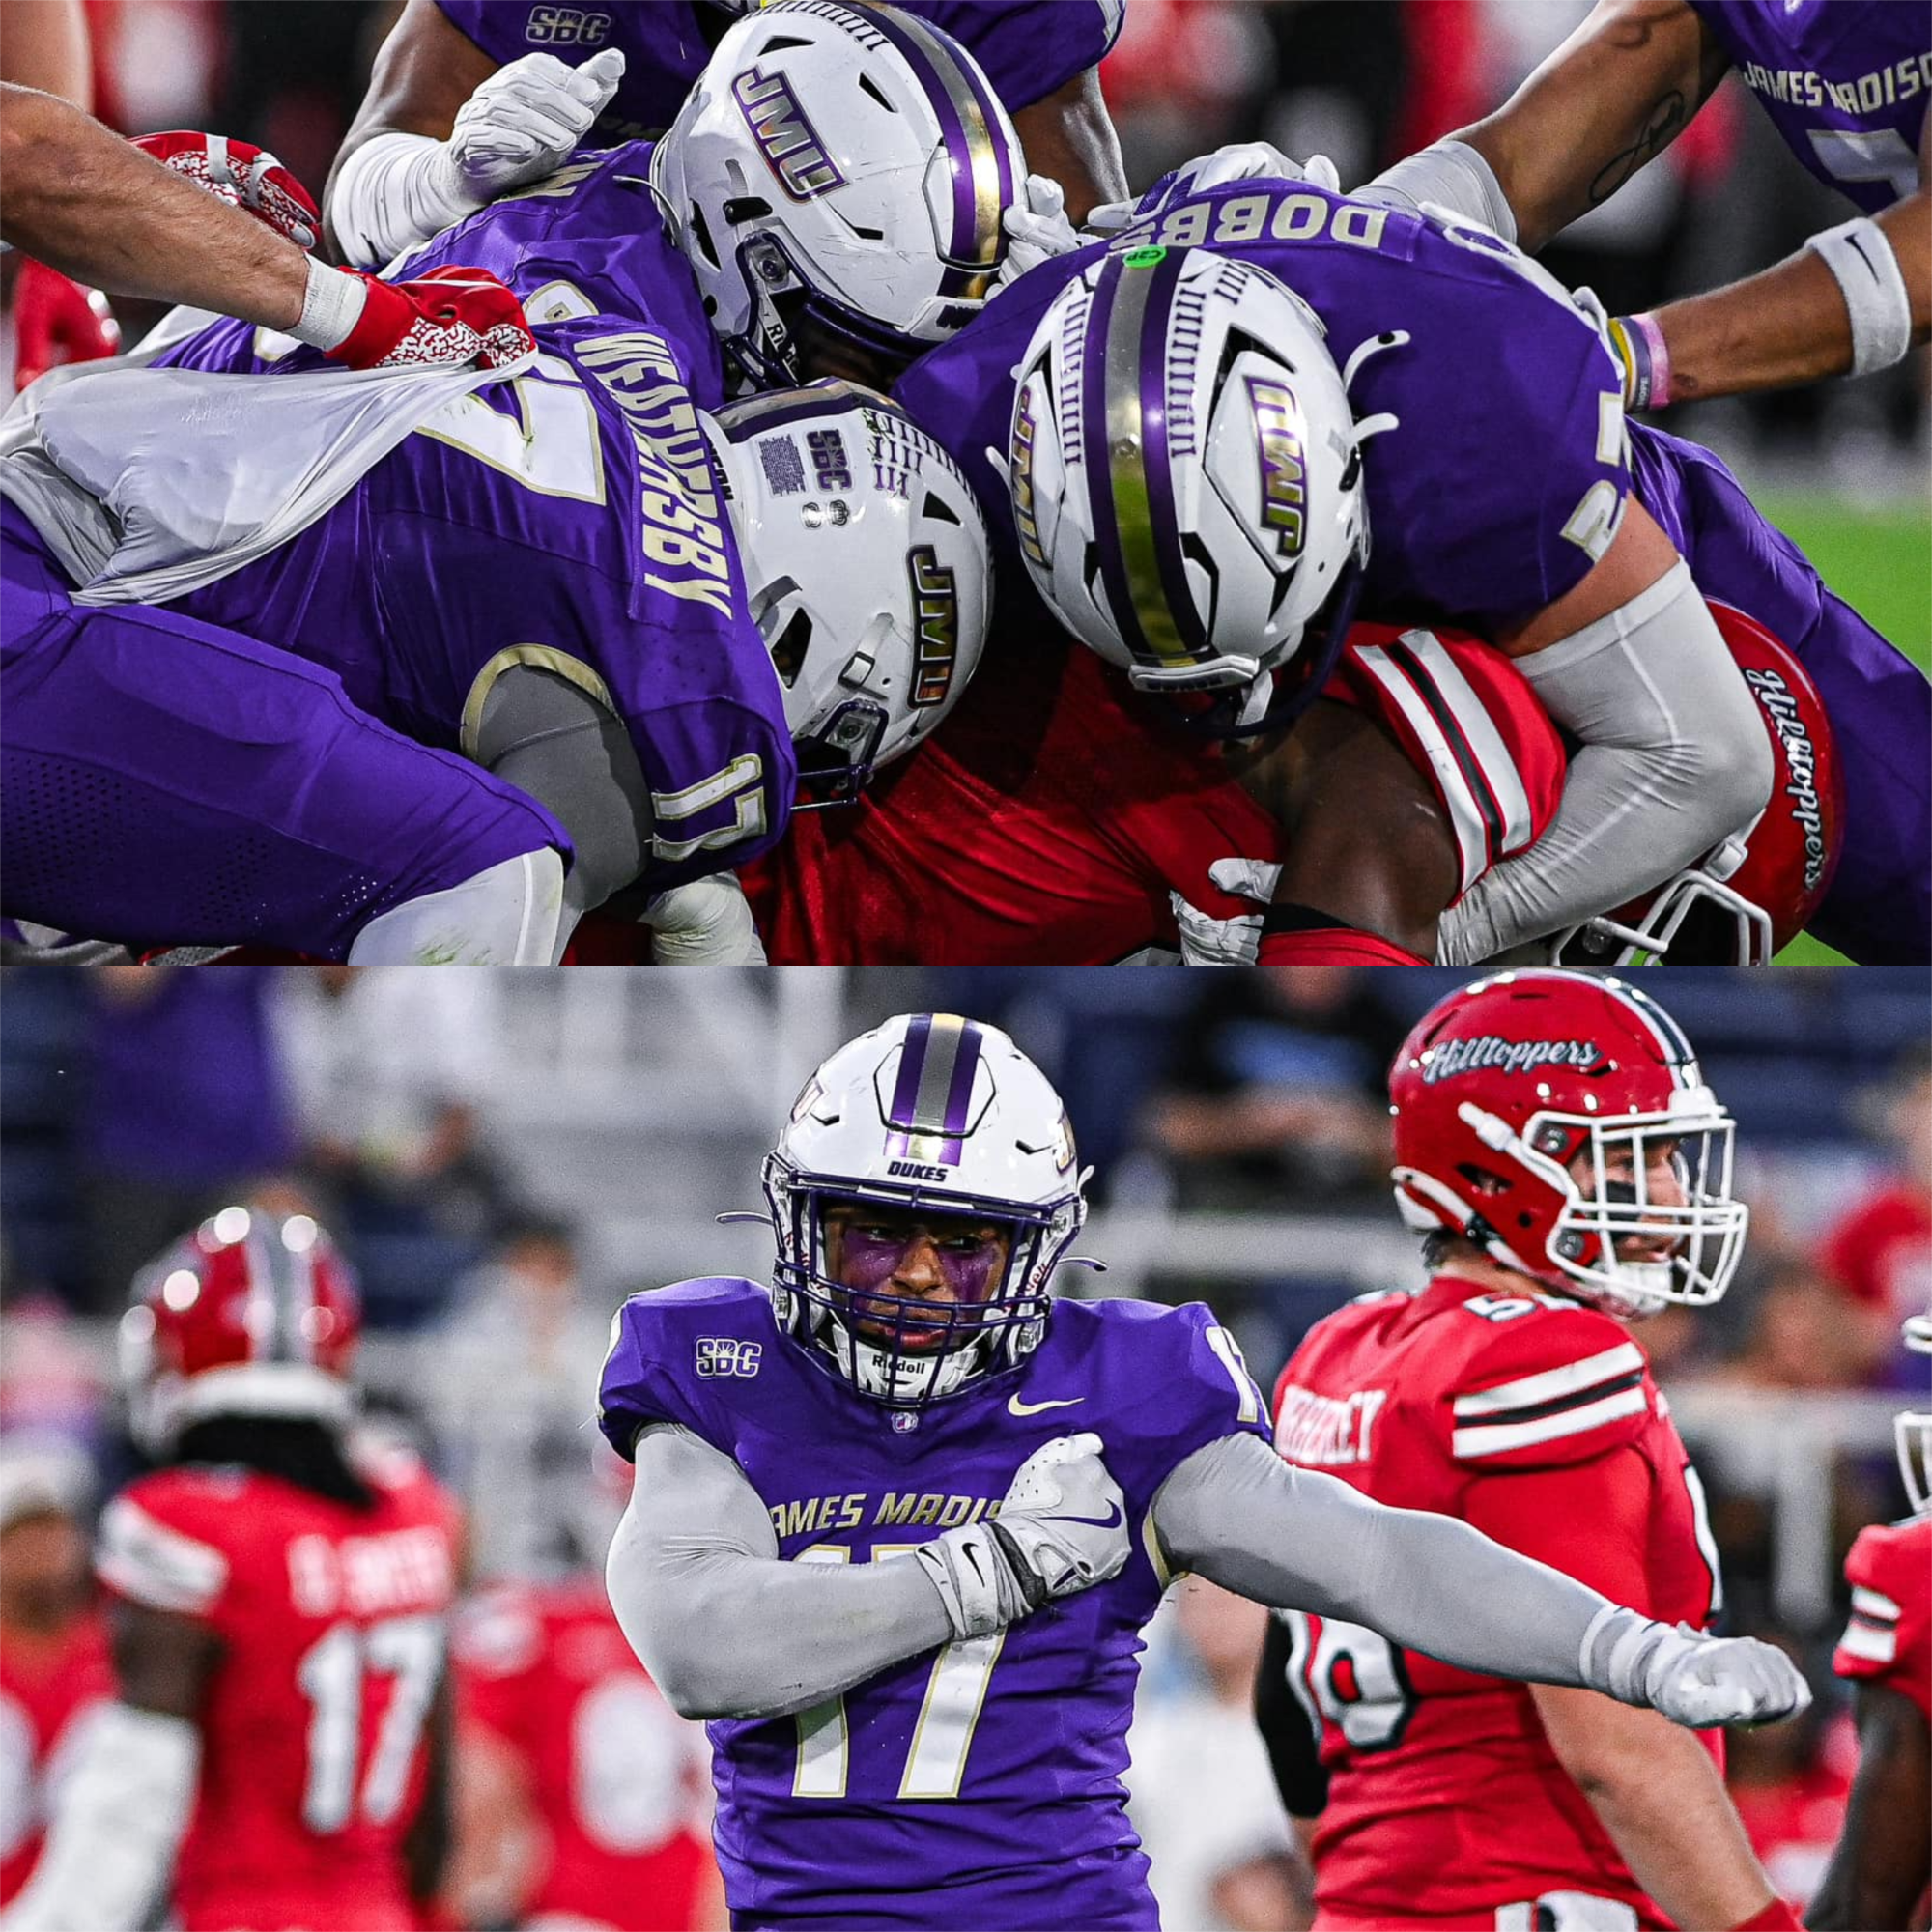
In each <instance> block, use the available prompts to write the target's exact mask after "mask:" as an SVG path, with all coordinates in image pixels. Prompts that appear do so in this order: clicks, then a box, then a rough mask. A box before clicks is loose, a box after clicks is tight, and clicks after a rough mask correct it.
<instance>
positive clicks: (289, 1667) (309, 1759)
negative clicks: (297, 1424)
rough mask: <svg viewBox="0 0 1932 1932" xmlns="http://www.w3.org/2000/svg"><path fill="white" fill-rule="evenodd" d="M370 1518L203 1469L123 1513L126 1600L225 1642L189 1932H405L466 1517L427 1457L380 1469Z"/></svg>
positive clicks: (192, 1847) (116, 1559) (120, 1569)
mask: <svg viewBox="0 0 1932 1932" xmlns="http://www.w3.org/2000/svg"><path fill="white" fill-rule="evenodd" d="M363 1474H364V1475H365V1477H366V1478H367V1479H368V1480H369V1482H370V1484H371V1487H372V1488H373V1490H374V1492H375V1498H376V1500H375V1505H374V1507H373V1508H371V1509H368V1510H357V1509H354V1508H351V1507H350V1506H349V1505H347V1504H345V1503H340V1502H335V1501H332V1500H330V1499H328V1498H327V1497H324V1496H320V1495H317V1494H315V1493H313V1492H310V1491H307V1490H302V1489H298V1488H296V1487H295V1486H293V1485H292V1484H289V1483H285V1482H283V1481H281V1480H280V1479H278V1478H276V1477H271V1476H265V1475H260V1474H257V1473H255V1472H253V1471H251V1470H246V1469H241V1468H216V1467H202V1466H195V1465H184V1466H182V1467H179V1468H173V1469H165V1470H162V1471H160V1472H159V1473H157V1474H156V1475H152V1476H144V1477H142V1478H141V1479H140V1480H139V1481H137V1482H134V1483H131V1484H129V1485H128V1488H127V1489H126V1490H124V1491H123V1492H121V1494H120V1495H119V1496H117V1497H116V1498H115V1500H114V1501H113V1502H112V1503H110V1504H109V1505H108V1507H107V1510H106V1512H105V1514H104V1516H103V1517H102V1519H101V1525H100V1547H99V1555H98V1557H97V1570H98V1572H99V1577H100V1580H101V1582H102V1583H103V1584H105V1585H106V1587H107V1588H108V1589H109V1590H111V1591H114V1592H115V1593H116V1594H118V1595H120V1596H123V1597H125V1598H127V1599H128V1600H129V1601H130V1602H132V1603H136V1604H141V1605H146V1606H147V1607H149V1608H151V1609H156V1610H164V1611H169V1612H172V1613H174V1614H176V1615H179V1616H186V1617H192V1618H194V1619H196V1620H197V1621H199V1622H202V1623H205V1624H207V1625H208V1626H209V1627H210V1628H211V1629H212V1630H213V1633H214V1634H215V1635H216V1636H217V1637H219V1639H220V1640H221V1646H222V1649H221V1656H220V1661H219V1662H218V1663H217V1664H216V1665H215V1667H214V1671H213V1678H212V1681H211V1685H210V1689H209V1692H208V1697H207V1701H206V1704H205V1706H204V1708H203V1711H202V1715H201V1720H200V1724H201V1737H202V1753H201V1779H200V1786H199V1789H198V1791H197V1794H196V1801H195V1808H194V1813H193V1817H192V1819H191V1821H190V1823H189V1825H188V1829H187V1833H186V1835H185V1837H184V1839H183V1841H182V1846H181V1852H180V1856H179V1857H178V1859H177V1860H176V1862H175V1885H174V1909H175V1917H176V1918H177V1919H178V1921H179V1922H180V1924H181V1925H182V1927H183V1928H184V1932H233V1928H235V1927H237V1926H247V1927H249V1928H251V1932H284V1928H302V1932H322V1928H325V1927H326V1928H327V1932H399V1928H410V1927H412V1926H413V1925H414V1924H415V1923H416V1913H415V1908H414V1907H413V1906H412V1904H411V1902H410V1899H409V1895H408V1891H407V1889H406V1887H405V1883H404V1875H403V1860H402V1842H403V1837H404V1834H405V1833H406V1832H407V1831H408V1829H409V1826H410V1823H411V1821H412V1818H413V1817H414V1815H415V1812H416V1809H417V1806H418V1805H419V1804H420V1803H421V1798H422V1791H423V1784H424V1774H425V1762H426V1755H427V1754H426V1752H425V1750H424V1748H423V1723H424V1719H425V1718H426V1717H427V1716H428V1713H429V1710H430V1706H431V1704H432V1702H433V1701H434V1698H435V1695H436V1691H437V1689H438V1685H439V1683H440V1677H441V1672H442V1668H443V1663H444V1659H445V1654H446V1649H447V1634H448V1620H449V1610H450V1605H451V1602H452V1599H453V1595H454V1587H455V1573H456V1546H457V1519H456V1512H455V1506H454V1505H453V1504H452V1503H451V1502H450V1500H449V1499H448V1497H447V1496H446V1495H445V1494H444V1493H443V1492H442V1490H441V1489H440V1487H439V1486H438V1485H437V1484H436V1483H435V1482H434V1481H432V1480H431V1479H430V1477H429V1476H428V1475H427V1474H425V1473H424V1472H423V1470H422V1469H421V1467H420V1465H418V1464H417V1463H415V1462H414V1460H413V1459H412V1458H408V1457H402V1456H395V1455H391V1456H388V1457H386V1458H384V1463H383V1465H382V1466H381V1467H380V1468H375V1469H365V1470H364V1471H363Z"/></svg>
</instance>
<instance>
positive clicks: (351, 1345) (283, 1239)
mask: <svg viewBox="0 0 1932 1932" xmlns="http://www.w3.org/2000/svg"><path fill="white" fill-rule="evenodd" d="M361 1320H362V1318H361V1308H360V1303H359V1301H358V1298H357V1296H356V1293H355V1278H354V1277H353V1276H352V1275H351V1273H350V1271H349V1268H348V1265H347V1264H345V1263H344V1262H343V1260H342V1258H341V1257H340V1256H339V1255H338V1254H337V1253H336V1252H335V1249H334V1247H333V1245H332V1244H331V1243H330V1241H329V1239H328V1236H327V1235H325V1234H324V1233H323V1232H322V1230H321V1229H320V1228H318V1227H317V1226H316V1224H315V1223H314V1222H313V1221H312V1220H310V1219H309V1217H308V1216H307V1215H306V1214H293V1215H288V1216H281V1215H274V1214H270V1213H267V1212H265V1211H263V1210H262V1209H260V1208H239V1207H238V1208H223V1209H222V1210H221V1211H220V1213H218V1214H213V1215H211V1216H210V1217H209V1218H208V1219H207V1220H206V1221H204V1222H203V1223H202V1224H201V1226H200V1227H199V1228H197V1229H196V1230H195V1231H194V1233H193V1234H191V1235H188V1236H185V1238H183V1239H182V1240H180V1241H178V1242H177V1243H176V1244H175V1245H174V1246H173V1247H172V1248H170V1249H169V1250H168V1251H167V1253H165V1254H164V1255H162V1256H161V1257H160V1259H159V1260H158V1261H156V1262H155V1263H154V1264H152V1265H150V1266H149V1267H148V1268H146V1269H145V1270H144V1271H143V1272H142V1274H141V1275H140V1277H139V1278H138V1279H137V1280H136V1282H135V1284H134V1300H133V1305H132V1306H131V1307H130V1308H129V1309H128V1312H127V1314H126V1315H124V1316H123V1317H122V1318H121V1372H122V1380H123V1382H124V1384H125V1386H126V1388H127V1390H128V1408H129V1413H130V1417H131V1420H132V1424H133V1429H134V1434H135V1436H136V1438H137V1440H139V1441H140V1442H141V1443H142V1445H143V1446H144V1447H146V1448H149V1449H150V1450H155V1449H159V1448H163V1447H165V1446H166V1444H167V1443H168V1442H169V1441H170V1440H172V1438H173V1437H174V1436H175V1435H177V1434H178V1433H179V1432H180V1431H181V1430H182V1429H183V1428H185V1426H186V1425H187V1424H188V1423H190V1422H196V1421H199V1420H201V1419H202V1418H203V1417H206V1416H210V1415H272V1416H306V1417H309V1418H312V1419H315V1420H319V1421H327V1422H339V1421H342V1420H345V1419H346V1418H347V1417H348V1415H349V1413H350V1409H351V1406H352V1400H353V1395H352V1390H351V1387H350V1382H349V1371H350V1365H351V1363H352V1361H353V1360H354V1358H355V1344H356V1340H357V1337H358V1335H359V1334H360V1331H361Z"/></svg>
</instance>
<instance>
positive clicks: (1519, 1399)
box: [1456, 1342, 1643, 1420]
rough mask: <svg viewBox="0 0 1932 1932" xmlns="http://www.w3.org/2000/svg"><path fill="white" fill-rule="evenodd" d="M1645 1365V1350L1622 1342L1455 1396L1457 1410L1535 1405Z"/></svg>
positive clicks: (1499, 1410) (1499, 1411)
mask: <svg viewBox="0 0 1932 1932" xmlns="http://www.w3.org/2000/svg"><path fill="white" fill-rule="evenodd" d="M1642 1367H1643V1350H1641V1349H1639V1348H1638V1347H1637V1345H1636V1344H1635V1343H1634V1342H1619V1343H1618V1344H1617V1346H1616V1347H1615V1348H1613V1349H1605V1350H1604V1351H1603V1352H1602V1353H1601V1354H1596V1355H1585V1356H1584V1357H1583V1358H1582V1360H1581V1361H1577V1362H1565V1363H1564V1364H1563V1366H1562V1367H1561V1368H1556V1369H1541V1370H1539V1371H1538V1372H1537V1373H1536V1374H1535V1375H1533V1376H1520V1377H1518V1378H1517V1379H1516V1380H1515V1381H1513V1382H1498V1383H1497V1384H1496V1385H1495V1387H1493V1388H1486V1389H1481V1390H1478V1391H1477V1392H1476V1393H1475V1394H1473V1395H1459V1396H1458V1397H1457V1398H1456V1414H1457V1417H1458V1419H1459V1420H1460V1419H1461V1418H1463V1417H1465V1416H1476V1415H1503V1414H1507V1413H1508V1412H1509V1411H1510V1410H1511V1409H1518V1408H1536V1407H1539V1406H1541V1405H1542V1404H1544V1403H1546V1402H1551V1401H1553V1400H1554V1399H1555V1398H1556V1397H1558V1396H1563V1395H1575V1394H1576V1393H1577V1391H1578V1390H1579V1389H1587V1388H1594V1387H1595V1386H1596V1385H1597V1383H1599V1382H1606V1381H1609V1380H1611V1379H1612V1378H1614V1377H1617V1376H1627V1375H1629V1374H1630V1372H1631V1371H1632V1370H1633V1369H1641V1368H1642Z"/></svg>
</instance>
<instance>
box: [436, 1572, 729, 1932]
mask: <svg viewBox="0 0 1932 1932" xmlns="http://www.w3.org/2000/svg"><path fill="white" fill-rule="evenodd" d="M456 1663H457V1685H458V1693H459V1709H460V1712H461V1716H462V1720H463V1722H464V1723H465V1724H466V1725H468V1724H471V1723H474V1724H478V1725H481V1726H483V1727H484V1728H485V1729H488V1730H490V1731H494V1732H495V1733H496V1734H497V1737H499V1738H501V1739H502V1740H503V1742H504V1743H505V1744H507V1745H508V1746H509V1747H511V1749H512V1750H514V1751H515V1752H516V1754H517V1757H518V1759H519V1761H520V1762H521V1764H522V1766H523V1769H524V1774H525V1776H526V1780H527V1789H528V1794H529V1798H530V1803H531V1806H532V1808H533V1810H534V1811H535V1813H536V1817H537V1821H538V1823H539V1824H540V1825H541V1826H542V1828H543V1835H544V1838H545V1840H546V1847H545V1852H544V1855H543V1858H542V1868H541V1871H540V1873H539V1875H538V1877H537V1879H536V1881H535V1884H534V1885H533V1887H532V1888H531V1890H530V1892H529V1895H528V1896H527V1897H526V1899H525V1900H524V1904H523V1911H522V1918H523V1919H524V1920H525V1921H526V1922H536V1923H542V1922H543V1921H544V1920H545V1919H546V1918H547V1917H548V1916H549V1915H553V1914H554V1915H557V1916H558V1917H559V1918H568V1920H569V1922H570V1923H571V1924H572V1925H573V1926H579V1927H582V1932H589V1928H591V1927H593V1926H595V1927H608V1928H611V1932H687V1928H692V1927H695V1926H696V1925H698V1924H699V1923H700V1922H701V1914H702V1912H703V1910H704V1908H705V1906H706V1904H707V1901H708V1900H710V1899H711V1898H712V1897H713V1896H715V1888H716V1884H717V1881H716V1876H715V1874H716V1870H717V1867H716V1864H715V1861H713V1859H712V1855H711V1831H710V1810H711V1803H710V1801H711V1782H710V1752H709V1749H708V1747H707V1746H706V1744H705V1739H704V1732H703V1728H702V1727H701V1726H700V1725H697V1724H695V1723H692V1722H691V1721H690V1720H689V1719H684V1718H680V1717H679V1716H678V1715H677V1713H676V1712H674V1711H673V1710H672V1709H671V1708H670V1706H669V1705H668V1703H666V1702H665V1700H664V1697H663V1695H662V1694H661V1693H660V1691H659V1690H658V1689H657V1687H656V1686H655V1685H654V1684H652V1682H651V1680H650V1679H649V1678H648V1677H647V1676H646V1675H645V1674H644V1671H643V1668H642V1666H641V1665H640V1664H639V1662H638V1660H637V1659H636V1657H635V1656H633V1655H632V1652H631V1646H630V1645H629V1644H628V1643H627V1642H626V1641H625V1639H624V1634H623V1632H622V1631H620V1630H619V1629H618V1628H617V1623H616V1619H615V1618H614V1617H612V1615H611V1605H610V1603H609V1600H608V1599H607V1598H606V1596H605V1594H604V1584H603V1580H602V1578H601V1577H579V1578H573V1579H571V1580H570V1581H567V1582H562V1583H555V1584H551V1585H547V1586H544V1587H540V1588H530V1589H516V1590H509V1589H505V1590H498V1591H493V1592H491V1593H490V1594H489V1595H488V1596H486V1597H484V1598H483V1599H481V1600H480V1601H479V1602H478V1603H477V1604H476V1605H474V1606H473V1608H472V1609H470V1610H469V1611H467V1612H466V1614H465V1615H464V1617H463V1619H462V1621H461V1623H460V1624H459V1626H458V1637H457V1649H456Z"/></svg>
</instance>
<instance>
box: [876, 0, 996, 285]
mask: <svg viewBox="0 0 1932 1932" xmlns="http://www.w3.org/2000/svg"><path fill="white" fill-rule="evenodd" d="M866 19H867V24H868V25H869V26H872V27H875V28H876V29H877V30H878V31H879V32H880V33H882V34H884V35H885V37H886V38H887V40H889V41H890V42H891V43H892V44H893V45H894V46H895V48H897V50H898V52H899V55H900V57H901V58H902V59H903V60H904V61H905V63H906V65H907V66H908V67H909V68H910V69H911V70H912V71H913V73H914V74H915V76H916V77H917V78H918V79H919V81H920V82H921V83H922V85H923V87H924V89H925V94H926V99H928V100H929V101H930V102H931V103H932V111H933V113H934V114H935V115H936V116H937V117H938V120H939V128H940V137H941V140H942V142H943V144H944V146H945V149H946V163H947V169H948V172H949V173H950V174H951V175H952V240H951V242H950V243H949V245H948V246H947V247H946V249H945V250H944V251H943V252H944V255H945V258H946V260H947V262H948V264H949V266H948V269H947V271H946V274H945V277H944V279H943V280H942V282H941V284H940V289H939V293H940V294H941V295H943V296H952V297H957V298H960V299H962V300H967V301H979V300H982V299H983V298H985V296H986V294H987V292H988V290H989V288H990V286H991V280H992V275H993V271H994V270H996V269H997V268H998V267H999V264H1000V260H1001V258H1002V257H1003V255H1004V254H1005V252H1006V231H1005V229H1004V228H1003V227H1002V225H1001V216H1002V214H1003V213H1005V211H1006V210H1007V209H1008V208H1009V207H1010V206H1011V204H1012V201H1013V198H1014V193H1015V189H1016V184H1015V182H1014V180H1013V168H1012V158H1011V156H1009V153H1008V151H1007V143H1006V140H1005V138H1004V132H1003V121H1002V116H1001V113H1000V109H999V105H998V103H997V101H996V100H995V99H994V97H993V94H992V90H991V89H990V88H989V87H988V86H987V85H986V82H985V77H984V76H983V75H982V74H981V73H980V71H979V66H978V63H976V62H975V60H974V59H973V56H972V55H971V54H969V53H968V52H967V51H966V50H965V48H963V47H962V46H960V45H959V44H958V43H957V42H955V41H954V40H953V39H952V37H951V36H950V35H948V34H946V33H943V32H942V31H941V30H940V29H938V28H937V27H934V26H933V25H931V23H930V22H928V21H925V20H920V19H915V18H914V17H913V16H912V15H910V14H901V13H899V12H897V11H896V10H895V9H894V8H891V7H876V8H869V7H868V8H867V10H866Z"/></svg>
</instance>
